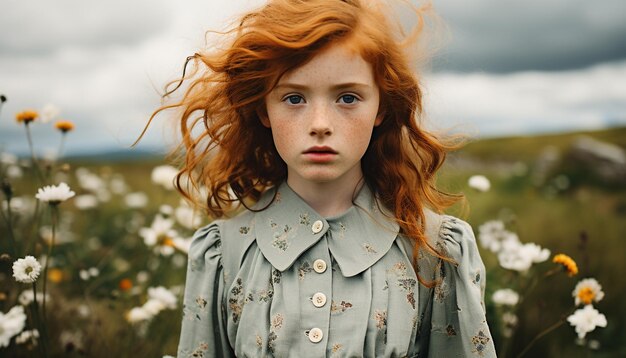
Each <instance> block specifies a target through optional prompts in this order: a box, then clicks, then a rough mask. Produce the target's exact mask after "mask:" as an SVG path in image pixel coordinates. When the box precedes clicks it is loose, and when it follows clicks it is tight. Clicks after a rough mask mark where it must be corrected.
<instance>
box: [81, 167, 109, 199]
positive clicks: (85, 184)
mask: <svg viewBox="0 0 626 358" xmlns="http://www.w3.org/2000/svg"><path fill="white" fill-rule="evenodd" d="M76 178H77V179H78V185H80V187H81V188H83V189H85V190H88V191H90V192H92V193H96V192H98V191H99V190H102V189H103V188H104V187H105V185H106V184H105V182H104V180H102V179H101V178H100V177H99V176H98V175H97V174H94V173H92V172H90V171H89V170H88V169H86V168H78V169H76Z"/></svg>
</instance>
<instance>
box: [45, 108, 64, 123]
mask: <svg viewBox="0 0 626 358" xmlns="http://www.w3.org/2000/svg"><path fill="white" fill-rule="evenodd" d="M59 113H61V110H60V109H59V107H57V106H55V105H53V104H46V105H45V106H44V107H43V108H42V110H41V121H42V122H43V123H48V122H50V121H53V120H55V119H56V118H57V117H58V116H59Z"/></svg>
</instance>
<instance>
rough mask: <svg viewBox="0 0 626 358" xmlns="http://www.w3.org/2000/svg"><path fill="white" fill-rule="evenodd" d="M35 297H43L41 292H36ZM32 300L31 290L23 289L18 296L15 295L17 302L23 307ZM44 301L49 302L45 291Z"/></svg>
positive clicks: (33, 298) (33, 296) (33, 297)
mask: <svg viewBox="0 0 626 358" xmlns="http://www.w3.org/2000/svg"><path fill="white" fill-rule="evenodd" d="M37 297H38V298H40V299H41V298H42V297H43V292H37ZM34 300H35V295H33V290H24V291H22V293H20V295H19V296H17V302H19V304H20V305H22V306H24V307H26V306H28V305H30V304H31V303H33V301H34ZM46 302H50V295H48V294H47V293H46Z"/></svg>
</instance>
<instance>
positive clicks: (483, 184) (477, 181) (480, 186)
mask: <svg viewBox="0 0 626 358" xmlns="http://www.w3.org/2000/svg"><path fill="white" fill-rule="evenodd" d="M467 184H468V185H469V187H470V188H472V189H475V190H478V191H481V192H486V191H489V188H491V183H490V182H489V179H487V177H486V176H484V175H472V176H471V177H470V178H469V180H468V181H467Z"/></svg>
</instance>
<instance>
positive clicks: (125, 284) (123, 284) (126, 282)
mask: <svg viewBox="0 0 626 358" xmlns="http://www.w3.org/2000/svg"><path fill="white" fill-rule="evenodd" d="M119 287H120V290H122V291H128V290H130V289H131V288H132V287H133V281H131V280H130V279H127V278H125V279H122V280H120V283H119Z"/></svg>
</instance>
